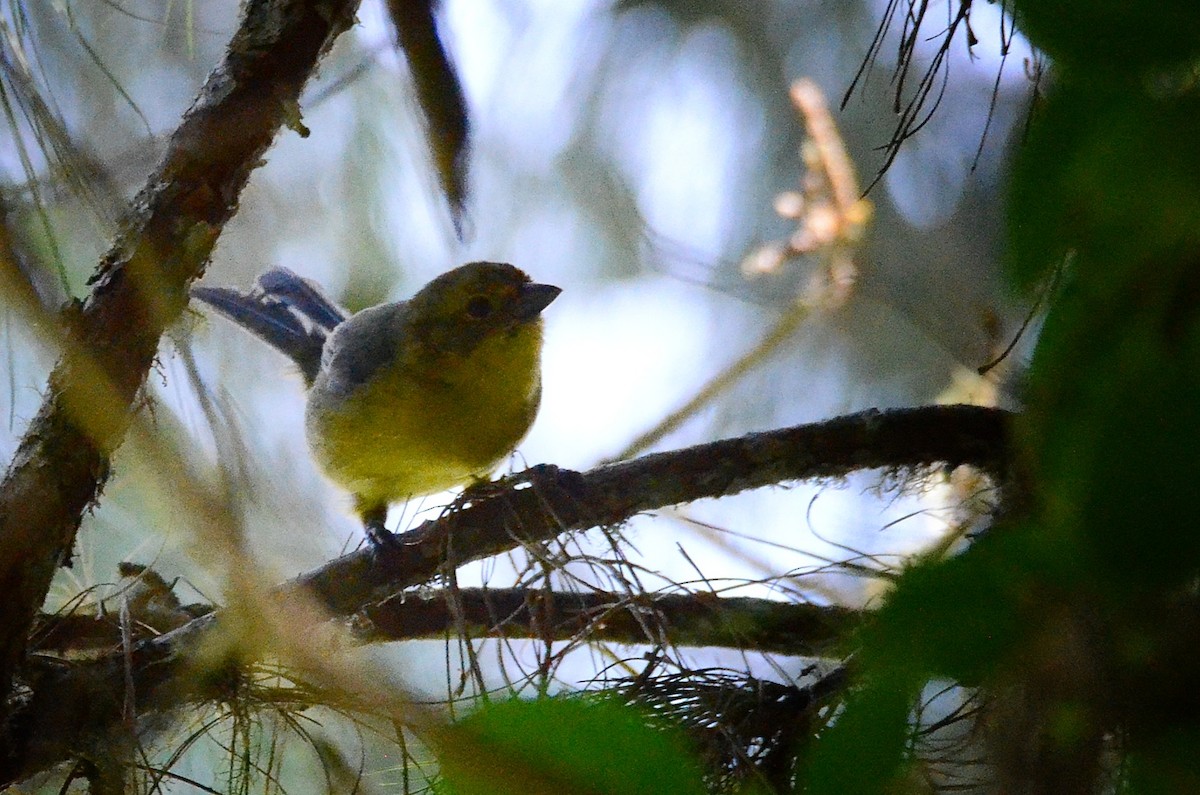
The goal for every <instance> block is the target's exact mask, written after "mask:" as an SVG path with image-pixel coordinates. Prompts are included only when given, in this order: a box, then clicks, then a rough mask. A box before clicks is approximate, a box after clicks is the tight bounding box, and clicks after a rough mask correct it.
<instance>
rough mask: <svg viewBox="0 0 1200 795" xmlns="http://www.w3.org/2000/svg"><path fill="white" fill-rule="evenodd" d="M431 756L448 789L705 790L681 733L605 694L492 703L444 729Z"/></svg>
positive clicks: (660, 793)
mask: <svg viewBox="0 0 1200 795" xmlns="http://www.w3.org/2000/svg"><path fill="white" fill-rule="evenodd" d="M438 757H439V761H440V763H441V770H442V775H443V777H444V780H443V782H442V783H443V786H442V791H443V792H447V793H454V794H455V795H506V793H512V794H513V795H517V794H518V793H519V794H520V795H532V794H533V793H564V792H571V793H596V794H597V795H599V794H600V793H604V795H626V794H628V795H635V793H645V795H674V794H676V793H678V795H700V793H703V792H704V791H705V790H704V783H703V778H702V773H701V768H700V765H699V763H698V762H697V761H696V759H695V758H694V756H693V755H692V754H691V753H690V751H689V750H688V747H687V743H686V741H685V740H684V739H683V737H682V735H679V734H676V733H674V732H671V731H667V730H665V729H661V728H652V727H651V726H650V725H648V719H647V718H646V716H645V715H643V714H642V713H641V712H639V711H637V710H635V709H633V708H631V707H627V706H624V705H621V704H619V703H617V702H615V701H613V700H609V699H584V698H553V699H539V700H536V701H521V700H513V701H505V702H500V703H495V704H491V705H489V706H487V707H484V708H483V709H481V710H479V711H478V712H476V713H475V714H473V715H471V716H470V717H469V718H467V719H466V720H465V721H463V722H461V723H460V724H458V725H457V726H455V727H454V728H453V729H451V730H450V731H449V733H448V734H447V735H446V738H445V740H444V741H443V742H442V743H441V748H440V749H439V754H438Z"/></svg>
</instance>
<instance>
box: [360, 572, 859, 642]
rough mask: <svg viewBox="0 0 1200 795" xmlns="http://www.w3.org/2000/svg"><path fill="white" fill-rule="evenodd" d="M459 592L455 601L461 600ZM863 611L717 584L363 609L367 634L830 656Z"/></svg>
mask: <svg viewBox="0 0 1200 795" xmlns="http://www.w3.org/2000/svg"><path fill="white" fill-rule="evenodd" d="M450 600H454V602H455V604H454V605H451V604H450ZM859 616H860V613H859V611H857V610H851V609H850V608H846V607H837V606H828V605H814V604H790V603H787V602H776V601H773V600H770V599H754V598H749V597H720V596H716V595H715V594H709V593H669V594H645V595H640V596H634V597H630V596H628V595H625V594H616V593H597V592H589V593H567V592H562V591H547V590H541V589H530V588H500V589H488V588H463V589H461V590H460V591H458V592H456V593H454V594H449V593H435V594H430V595H420V594H411V593H404V594H398V595H396V596H393V597H391V598H390V599H386V600H384V601H383V602H380V603H378V604H374V605H368V606H367V607H365V608H363V610H362V611H361V612H359V613H358V614H357V616H356V617H355V618H356V619H357V620H356V621H355V623H354V635H355V637H356V638H357V639H358V640H361V641H363V642H364V643H374V642H381V641H398V640H414V639H417V638H440V637H444V636H445V635H446V633H447V632H456V631H461V630H462V629H463V627H464V625H465V628H466V633H467V635H468V636H469V637H472V638H479V637H488V636H491V637H503V638H533V639H537V640H542V641H557V640H582V639H587V640H593V641H610V642H613V643H642V644H646V643H648V644H658V643H669V644H672V645H675V646H690V647H694V648H707V647H725V648H733V649H751V650H754V651H761V652H776V653H779V654H794V655H804V656H821V655H823V654H825V653H827V652H828V651H829V650H830V649H831V647H832V646H833V645H834V644H835V643H836V642H837V641H838V640H840V639H842V638H844V637H845V634H846V632H847V630H849V629H850V628H851V627H853V626H854V625H855V624H857V622H858V619H859Z"/></svg>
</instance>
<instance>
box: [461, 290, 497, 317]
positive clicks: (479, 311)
mask: <svg viewBox="0 0 1200 795" xmlns="http://www.w3.org/2000/svg"><path fill="white" fill-rule="evenodd" d="M467 314H468V315H470V316H471V317H473V318H475V319H476V320H483V319H484V318H485V317H487V316H488V315H490V314H492V302H491V299H489V298H488V297H487V296H486V295H477V296H475V297H474V298H472V299H471V300H470V301H467Z"/></svg>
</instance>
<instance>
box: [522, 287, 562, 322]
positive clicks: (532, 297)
mask: <svg viewBox="0 0 1200 795" xmlns="http://www.w3.org/2000/svg"><path fill="white" fill-rule="evenodd" d="M561 292H562V288H561V287H555V286H554V285H553V284H532V283H531V284H527V285H525V286H524V287H522V288H521V295H520V297H518V298H517V306H516V309H517V311H516V315H517V318H518V319H519V320H522V321H527V320H533V319H534V318H536V317H537V316H538V315H540V314H541V313H542V310H543V309H545V308H546V307H548V306H550V302H551V301H553V300H554V299H555V298H558V294H559V293H561Z"/></svg>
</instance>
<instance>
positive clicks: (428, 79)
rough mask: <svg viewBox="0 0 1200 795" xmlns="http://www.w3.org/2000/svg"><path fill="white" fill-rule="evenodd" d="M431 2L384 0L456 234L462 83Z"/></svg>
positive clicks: (463, 146) (463, 140)
mask: <svg viewBox="0 0 1200 795" xmlns="http://www.w3.org/2000/svg"><path fill="white" fill-rule="evenodd" d="M436 6H437V2H436V0H388V2H387V8H388V14H389V15H390V16H391V20H392V25H393V27H394V28H395V31H396V41H397V43H398V44H399V45H400V49H402V50H403V51H404V55H405V57H407V58H408V66H409V69H410V70H411V72H412V76H413V82H414V84H415V86H416V89H417V101H418V102H419V103H420V105H421V112H422V113H424V115H425V123H426V125H427V131H428V137H429V149H430V154H431V155H432V156H433V163H434V167H435V168H436V169H437V174H438V180H439V182H440V183H441V186H442V190H443V191H444V192H445V194H446V199H447V200H448V201H449V203H450V212H451V215H452V217H453V219H454V224H455V228H456V229H458V230H459V232H460V234H461V230H462V213H463V205H464V204H465V203H466V198H467V197H466V191H467V188H466V161H467V139H468V135H469V134H470V125H469V122H468V119H467V102H466V99H465V98H464V96H463V90H462V85H461V84H460V83H459V80H458V75H457V73H455V71H454V66H453V64H451V63H450V56H449V54H448V53H447V52H446V48H445V47H444V46H443V45H442V40H441V39H440V38H438V32H437V20H436V19H435V12H436Z"/></svg>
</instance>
